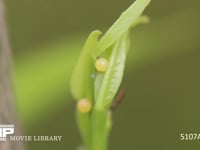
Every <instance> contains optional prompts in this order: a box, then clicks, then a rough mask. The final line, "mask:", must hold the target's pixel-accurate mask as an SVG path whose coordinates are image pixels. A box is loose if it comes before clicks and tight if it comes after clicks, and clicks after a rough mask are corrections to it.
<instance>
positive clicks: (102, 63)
mask: <svg viewBox="0 0 200 150" xmlns="http://www.w3.org/2000/svg"><path fill="white" fill-rule="evenodd" d="M95 68H96V70H97V71H99V72H106V70H107V68H108V60H107V59H105V58H103V57H101V58H98V59H97V60H96V63H95Z"/></svg>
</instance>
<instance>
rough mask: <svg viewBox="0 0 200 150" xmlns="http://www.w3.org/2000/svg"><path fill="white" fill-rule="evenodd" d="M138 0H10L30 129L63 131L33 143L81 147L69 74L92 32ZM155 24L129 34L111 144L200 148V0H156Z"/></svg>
mask: <svg viewBox="0 0 200 150" xmlns="http://www.w3.org/2000/svg"><path fill="white" fill-rule="evenodd" d="M132 2H133V1H132V0H126V1H122V0H120V1H116V0H109V1H108V0H101V1H97V0H95V1H92V0H84V1H83V0H82V1H81V0H80V1H77V0H74V1H72V0H17V1H13V0H7V1H6V5H7V21H8V25H9V33H10V40H11V44H12V48H13V53H14V54H13V55H14V62H15V70H14V74H15V79H14V83H15V84H14V85H15V89H16V97H17V104H18V110H19V115H20V117H21V120H22V124H23V128H24V131H25V133H26V135H62V136H63V140H62V142H58V143H56V142H55V143H53V142H51V143H50V142H29V143H27V146H28V150H36V149H37V150H43V149H48V150H54V149H58V150H75V149H76V147H77V146H78V145H79V144H80V143H81V139H80V137H79V133H78V131H77V127H76V123H75V116H74V105H75V103H74V101H73V98H71V97H70V93H69V79H70V75H71V72H72V69H73V66H74V64H75V62H76V60H77V57H78V54H79V53H80V51H81V48H82V46H83V44H84V40H85V39H86V38H87V35H88V34H89V33H90V32H91V31H92V30H94V29H100V30H101V31H103V32H105V31H106V29H108V28H109V27H110V25H111V24H112V23H113V22H114V21H115V20H116V19H117V18H118V17H119V15H120V14H121V13H122V11H123V10H125V9H126V8H127V7H128V6H129V5H130V4H131V3H132ZM145 14H148V15H149V16H150V17H151V23H150V24H148V25H142V26H140V27H137V28H135V29H134V30H133V32H132V34H131V40H132V47H131V50H130V53H129V57H128V62H127V67H126V73H125V77H124V81H123V87H125V88H126V90H127V95H126V98H125V100H124V102H123V103H122V105H121V106H120V107H119V108H118V110H117V111H116V112H115V114H114V127H113V131H112V134H111V139H110V150H124V149H130V150H136V149H137V150H147V149H148V150H169V149H170V150H189V149H190V150H195V149H199V148H200V141H180V133H200V120H199V114H200V109H199V106H200V94H199V93H200V69H199V66H200V42H199V39H200V28H199V27H200V1H199V0H190V1H188V0H168V1H164V0H152V2H151V4H150V6H149V7H148V9H147V10H146V11H145Z"/></svg>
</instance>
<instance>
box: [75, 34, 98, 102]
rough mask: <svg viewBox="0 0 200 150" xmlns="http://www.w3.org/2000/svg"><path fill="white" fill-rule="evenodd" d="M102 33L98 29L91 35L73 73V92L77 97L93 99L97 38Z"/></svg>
mask: <svg viewBox="0 0 200 150" xmlns="http://www.w3.org/2000/svg"><path fill="white" fill-rule="evenodd" d="M100 34H101V32H100V31H98V30H96V31H93V32H92V33H91V34H90V35H89V37H88V39H87V41H86V43H85V45H84V48H83V51H82V52H81V54H80V56H79V59H78V62H77V64H76V66H75V69H74V72H73V74H72V78H71V92H72V95H73V96H74V97H75V98H76V99H80V98H88V99H93V82H94V81H93V80H94V79H93V78H92V74H93V73H94V65H93V64H94V58H93V57H94V55H95V51H96V50H97V49H98V47H97V40H98V37H99V35H100Z"/></svg>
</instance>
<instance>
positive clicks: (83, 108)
mask: <svg viewBox="0 0 200 150" xmlns="http://www.w3.org/2000/svg"><path fill="white" fill-rule="evenodd" d="M77 109H78V111H79V112H82V113H87V112H90V111H91V109H92V104H91V102H90V100H88V99H85V98H84V99H80V100H79V101H78V103H77Z"/></svg>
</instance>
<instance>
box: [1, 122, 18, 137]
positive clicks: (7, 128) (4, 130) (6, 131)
mask: <svg viewBox="0 0 200 150" xmlns="http://www.w3.org/2000/svg"><path fill="white" fill-rule="evenodd" d="M14 132H15V130H14V125H0V141H6V137H7V135H11V134H14Z"/></svg>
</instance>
